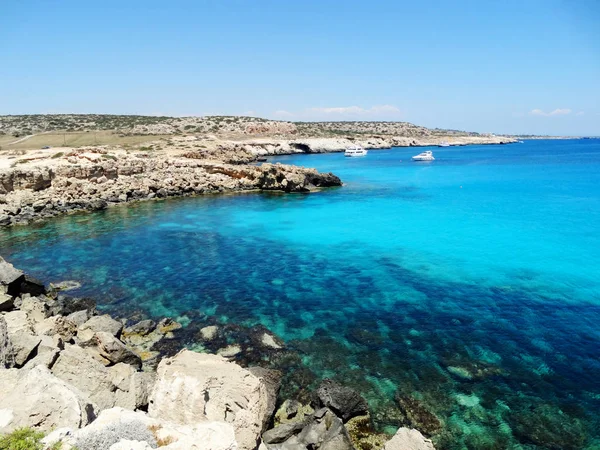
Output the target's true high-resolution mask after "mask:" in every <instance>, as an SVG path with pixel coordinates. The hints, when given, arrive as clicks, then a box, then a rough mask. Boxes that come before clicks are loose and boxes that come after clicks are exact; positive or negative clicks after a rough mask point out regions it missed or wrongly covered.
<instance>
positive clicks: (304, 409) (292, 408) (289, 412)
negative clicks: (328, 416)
mask: <svg viewBox="0 0 600 450" xmlns="http://www.w3.org/2000/svg"><path fill="white" fill-rule="evenodd" d="M314 412H315V410H314V409H313V408H312V407H311V406H310V405H303V404H302V403H300V402H299V401H297V400H289V399H288V400H286V401H285V402H283V404H282V405H281V406H280V407H279V409H278V410H277V412H276V413H275V424H276V425H278V424H284V423H289V422H302V421H304V419H305V418H306V417H307V416H309V415H311V414H313V413H314Z"/></svg>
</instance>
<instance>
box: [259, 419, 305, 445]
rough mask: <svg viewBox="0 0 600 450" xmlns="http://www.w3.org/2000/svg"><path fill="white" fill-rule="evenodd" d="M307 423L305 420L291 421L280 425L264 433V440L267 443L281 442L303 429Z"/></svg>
mask: <svg viewBox="0 0 600 450" xmlns="http://www.w3.org/2000/svg"><path fill="white" fill-rule="evenodd" d="M305 425H306V424H305V423H304V422H290V423H284V424H282V425H279V426H277V427H275V428H272V429H270V430H268V431H265V432H264V433H263V435H262V439H263V442H264V443H265V444H279V443H281V442H284V441H286V440H288V439H289V438H290V437H292V436H293V435H295V434H298V433H299V432H300V431H302V429H303V428H304V426H305Z"/></svg>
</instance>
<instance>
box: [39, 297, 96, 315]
mask: <svg viewBox="0 0 600 450" xmlns="http://www.w3.org/2000/svg"><path fill="white" fill-rule="evenodd" d="M47 303H48V308H49V314H50V315H51V316H68V315H69V314H72V313H74V312H77V311H81V310H84V309H85V310H86V311H88V313H89V315H90V317H91V316H94V315H96V313H97V311H96V302H95V301H94V300H92V299H91V298H86V297H84V298H79V297H70V296H68V295H59V296H58V297H57V298H56V299H55V300H48V301H47Z"/></svg>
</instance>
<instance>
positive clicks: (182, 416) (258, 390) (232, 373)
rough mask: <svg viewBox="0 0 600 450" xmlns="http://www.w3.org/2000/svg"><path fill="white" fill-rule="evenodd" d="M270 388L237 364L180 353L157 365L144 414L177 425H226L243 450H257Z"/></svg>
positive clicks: (268, 403) (189, 353)
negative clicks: (223, 423) (221, 423)
mask: <svg viewBox="0 0 600 450" xmlns="http://www.w3.org/2000/svg"><path fill="white" fill-rule="evenodd" d="M270 404H271V402H270V399H269V393H268V387H267V385H266V384H265V382H264V381H262V380H261V378H259V377H257V376H255V375H253V374H252V373H251V372H249V371H248V370H246V369H243V368H242V367H240V366H238V365H237V364H234V363H230V362H228V361H227V360H226V359H224V358H222V357H219V356H216V355H209V354H199V353H194V352H190V351H188V350H182V351H181V352H179V353H178V354H177V355H176V356H175V357H173V358H166V359H163V360H162V361H161V363H160V364H159V366H158V370H157V381H156V383H155V385H154V389H153V391H152V393H151V395H150V405H149V407H148V413H149V415H150V416H151V417H154V418H157V419H168V420H171V421H174V422H177V423H181V424H194V423H198V422H203V421H206V420H209V421H212V420H219V421H222V420H225V422H228V423H230V424H232V425H233V427H234V429H235V434H236V438H237V441H238V444H239V447H240V448H241V449H247V450H250V449H254V448H256V446H257V443H258V439H259V437H260V434H261V433H262V431H263V424H264V423H265V422H266V420H267V419H268V418H269V417H270V416H271V414H272V412H273V410H272V409H270V408H269V407H270Z"/></svg>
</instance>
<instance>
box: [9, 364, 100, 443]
mask: <svg viewBox="0 0 600 450" xmlns="http://www.w3.org/2000/svg"><path fill="white" fill-rule="evenodd" d="M0 386H2V387H3V388H4V389H0V433H7V432H10V431H13V430H15V429H17V428H22V427H36V428H39V429H41V430H44V431H50V430H52V429H55V428H60V427H71V428H79V427H82V426H85V425H87V424H88V423H90V422H91V421H92V420H93V419H94V418H95V411H94V408H93V405H92V404H91V402H90V401H89V400H88V398H87V397H86V396H85V395H83V394H82V393H81V392H80V391H79V390H77V389H76V388H75V387H74V386H72V385H70V384H68V383H65V382H64V381H62V380H60V379H58V378H57V377H55V376H53V375H52V374H51V373H50V371H49V370H48V369H47V368H46V367H44V366H37V367H34V368H33V369H31V370H17V369H8V370H0Z"/></svg>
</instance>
